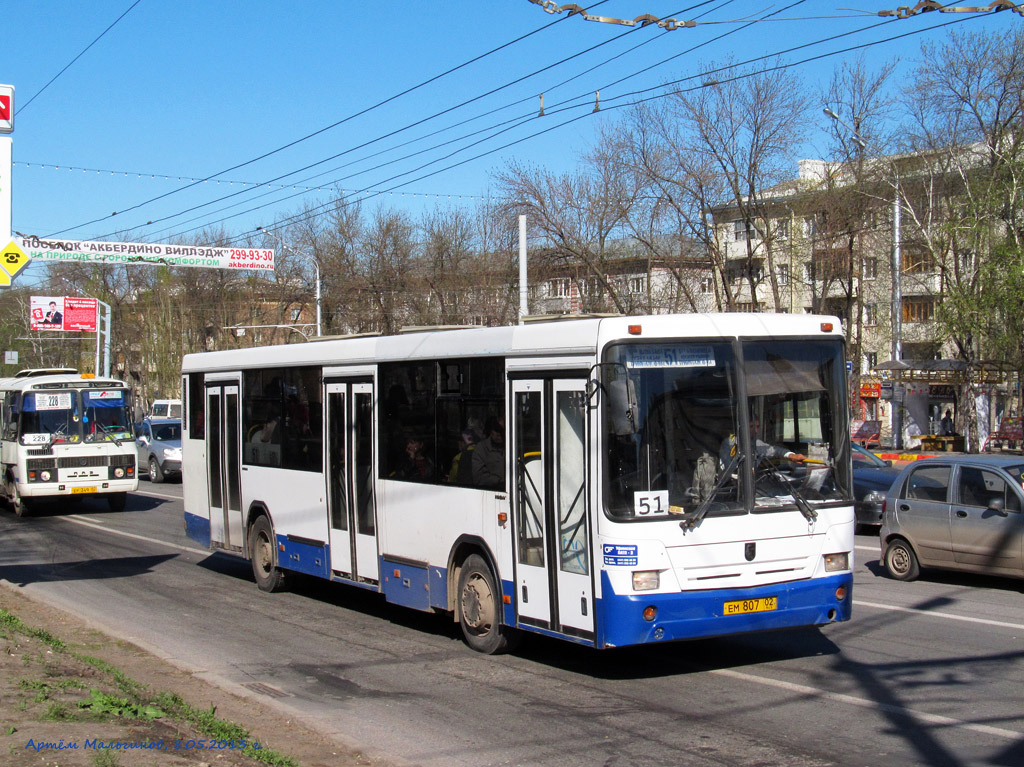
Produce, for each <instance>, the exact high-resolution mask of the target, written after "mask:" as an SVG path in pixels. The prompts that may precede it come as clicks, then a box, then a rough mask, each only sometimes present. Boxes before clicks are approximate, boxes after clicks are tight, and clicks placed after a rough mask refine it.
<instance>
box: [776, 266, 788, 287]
mask: <svg viewBox="0 0 1024 767" xmlns="http://www.w3.org/2000/svg"><path fill="white" fill-rule="evenodd" d="M776 271H777V275H776V276H777V278H778V281H779V284H780V285H788V284H789V264H779V265H778V267H777V270H776Z"/></svg>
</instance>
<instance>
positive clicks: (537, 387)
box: [511, 378, 594, 637]
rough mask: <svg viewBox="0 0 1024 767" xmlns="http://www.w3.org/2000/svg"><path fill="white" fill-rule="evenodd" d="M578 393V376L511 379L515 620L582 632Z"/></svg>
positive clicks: (586, 563) (584, 590)
mask: <svg viewBox="0 0 1024 767" xmlns="http://www.w3.org/2000/svg"><path fill="white" fill-rule="evenodd" d="M585 392H586V381H585V380H584V379H576V378H547V379H529V380H514V381H513V382H512V398H513V399H512V401H513V406H512V419H513V423H512V441H511V445H512V456H513V462H514V465H513V483H512V493H513V498H514V516H515V548H516V597H517V602H518V612H519V619H520V622H521V623H523V624H526V625H534V626H538V627H540V628H545V629H548V630H551V631H556V632H560V633H567V634H572V635H574V636H583V637H587V636H592V635H593V631H594V610H593V593H594V590H593V581H592V569H593V568H592V565H591V563H592V557H591V545H590V523H589V516H588V510H587V503H588V498H587V482H586V476H587V461H586V456H587V449H586V445H587V440H586V415H587V407H586V394H585Z"/></svg>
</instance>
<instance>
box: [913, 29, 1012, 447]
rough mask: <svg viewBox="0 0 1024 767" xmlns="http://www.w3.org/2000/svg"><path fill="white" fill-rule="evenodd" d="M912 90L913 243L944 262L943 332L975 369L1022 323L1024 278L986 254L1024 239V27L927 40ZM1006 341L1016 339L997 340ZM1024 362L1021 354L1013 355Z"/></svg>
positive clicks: (973, 391) (940, 266) (931, 259)
mask: <svg viewBox="0 0 1024 767" xmlns="http://www.w3.org/2000/svg"><path fill="white" fill-rule="evenodd" d="M911 82H912V85H911V86H910V88H909V89H908V92H907V103H908V107H909V111H910V114H911V120H912V127H911V129H910V135H909V138H910V147H911V148H912V149H913V150H914V159H915V167H913V168H909V169H907V171H908V172H906V173H904V177H903V180H902V184H903V186H904V190H905V191H906V194H907V198H908V199H907V206H906V211H907V213H908V216H909V218H910V220H911V222H912V229H911V231H910V232H909V233H908V239H909V240H910V242H909V243H908V244H909V246H910V247H913V248H916V249H917V251H918V253H919V254H921V255H920V261H921V262H922V263H923V264H924V265H925V266H926V267H928V268H924V269H917V270H915V271H918V272H920V273H921V277H922V278H927V274H928V272H930V271H934V270H936V269H937V270H938V272H939V274H940V275H941V278H942V292H943V301H942V304H941V306H939V307H938V308H937V311H936V318H937V320H938V325H939V327H940V329H941V333H942V335H944V336H946V337H947V338H948V339H949V340H950V341H951V343H952V345H953V347H954V348H955V352H956V356H957V357H958V358H959V359H960V360H962V361H963V362H965V363H966V365H967V369H968V371H975V370H977V369H978V368H979V366H980V362H981V360H982V359H983V357H984V356H985V354H986V353H987V352H988V351H989V350H990V349H991V348H993V343H992V341H993V339H997V338H1000V337H1001V336H1002V334H1003V332H1004V329H1006V328H1012V327H1015V326H1019V325H1020V324H1021V323H1020V319H1019V315H1020V314H1021V312H1022V311H1024V308H1022V301H1021V298H1022V296H1020V295H1019V294H1015V293H1013V292H1009V293H1008V292H1007V291H1008V290H1013V289H1015V288H1016V287H1017V285H1016V283H1014V282H1012V281H1008V280H1005V279H1001V278H1000V276H999V275H998V274H995V273H993V272H992V271H991V270H990V269H986V268H983V266H982V265H983V264H985V263H991V262H993V261H1000V260H1001V259H1000V258H999V256H1000V254H1001V253H1003V254H1005V253H1007V252H1010V253H1012V252H1017V253H1019V252H1020V249H1021V237H1022V229H1021V218H1020V217H1021V213H1020V202H1021V190H1022V183H1024V152H1022V149H1024V143H1022V142H1024V135H1022V132H1021V130H1020V126H1021V120H1022V117H1024V33H1022V32H1021V31H1019V30H1014V31H1007V32H1003V33H1000V34H991V33H984V34H982V33H954V34H953V35H951V36H950V37H949V39H948V40H947V41H945V42H942V43H927V44H925V45H924V46H922V51H921V58H920V61H919V63H918V67H917V70H916V72H915V76H914V77H913V78H912V80H911ZM995 348H997V349H1000V350H1002V351H1006V350H1007V349H1009V348H1012V346H1007V345H1005V344H999V343H996V344H995ZM1013 362H1014V363H1015V364H1016V365H1018V370H1020V366H1022V361H1021V359H1020V358H1019V357H1018V358H1017V359H1015V360H1013ZM979 391H980V390H979V388H978V380H977V378H976V377H974V376H973V375H970V376H969V377H968V378H967V380H966V381H965V383H964V391H963V398H964V399H965V400H966V401H967V402H968V403H972V405H971V406H969V407H965V408H961V409H960V414H959V416H958V417H960V418H961V419H963V422H964V425H965V426H966V431H967V433H968V437H969V445H970V446H971V449H977V447H978V442H979V440H978V424H977V414H976V411H975V408H974V407H973V402H974V400H975V397H976V396H977V395H978V393H979Z"/></svg>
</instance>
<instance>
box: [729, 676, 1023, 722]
mask: <svg viewBox="0 0 1024 767" xmlns="http://www.w3.org/2000/svg"><path fill="white" fill-rule="evenodd" d="M710 673H712V674H718V675H720V676H727V677H730V678H732V679H738V680H740V681H743V682H755V683H756V684H762V685H765V686H767V687H776V688H778V689H781V690H788V691H790V692H795V693H798V694H800V695H813V696H814V697H817V698H825V699H826V700H834V701H836V702H837V703H845V704H847V705H850V706H859V707H860V708H870V709H874V710H876V711H884V712H886V713H888V714H898V715H899V716H912V717H914V718H916V719H918V720H920V721H922V722H928V723H929V724H935V725H941V726H943V727H962V728H963V729H965V730H971V731H972V732H977V733H981V734H982V735H995V736H996V737H1000V738H1007V739H1010V740H1017V739H1019V738H1021V737H1024V732H1016V731H1014V730H1005V729H1003V728H1002V727H992V726H990V725H987V724H975V723H973V722H967V721H964V720H963V719H953V718H952V717H948V716H942V715H940V714H928V713H925V712H923V711H916V710H915V709H912V708H906V707H905V706H894V705H893V704H891V703H879V702H878V701H876V700H869V699H867V698H858V697H857V696H856V695H846V694H844V693H840V692H829V691H828V690H822V689H820V688H818V687H808V686H806V685H802V684H796V683H794V682H785V681H782V680H781V679H769V678H767V677H763V676H756V675H754V674H747V673H744V672H742V671H735V670H733V669H728V668H722V669H711V670H710Z"/></svg>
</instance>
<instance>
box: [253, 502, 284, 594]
mask: <svg viewBox="0 0 1024 767" xmlns="http://www.w3.org/2000/svg"><path fill="white" fill-rule="evenodd" d="M276 549H277V546H276V545H275V543H274V528H273V527H271V525H270V520H269V519H267V517H266V516H264V515H262V514H261V515H260V516H258V517H256V521H255V522H253V523H252V527H251V528H250V529H249V556H250V558H251V561H252V574H253V577H254V578H255V579H256V586H257V588H259V590H260V591H266V592H274V591H283V590H284V587H285V574H284V571H283V570H282V569H281V568H280V567H278V566H277V561H276Z"/></svg>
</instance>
